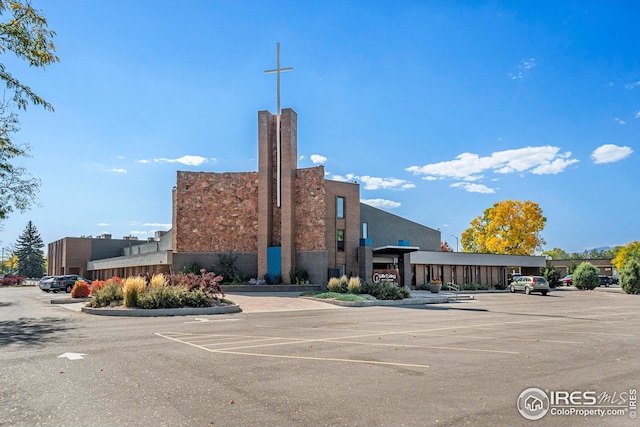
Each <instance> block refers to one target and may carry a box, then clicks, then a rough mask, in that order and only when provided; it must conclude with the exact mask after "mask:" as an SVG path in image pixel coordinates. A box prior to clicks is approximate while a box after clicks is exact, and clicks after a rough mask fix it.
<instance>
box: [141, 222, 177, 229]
mask: <svg viewBox="0 0 640 427" xmlns="http://www.w3.org/2000/svg"><path fill="white" fill-rule="evenodd" d="M142 226H143V227H160V228H171V224H162V223H159V222H145V223H144V224H142Z"/></svg>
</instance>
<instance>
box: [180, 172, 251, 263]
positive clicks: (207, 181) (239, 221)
mask: <svg viewBox="0 0 640 427" xmlns="http://www.w3.org/2000/svg"><path fill="white" fill-rule="evenodd" d="M174 209H175V213H174V218H173V233H174V236H173V237H174V241H175V245H174V248H173V249H174V251H176V252H233V251H239V252H253V251H257V246H258V240H257V234H258V174H257V172H239V173H232V172H225V173H211V172H183V171H179V172H178V178H177V185H176V190H175V202H174Z"/></svg>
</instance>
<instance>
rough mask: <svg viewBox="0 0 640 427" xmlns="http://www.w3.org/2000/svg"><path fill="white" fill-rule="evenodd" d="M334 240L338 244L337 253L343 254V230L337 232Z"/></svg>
mask: <svg viewBox="0 0 640 427" xmlns="http://www.w3.org/2000/svg"><path fill="white" fill-rule="evenodd" d="M336 240H337V242H338V251H339V252H344V230H338V233H337V235H336Z"/></svg>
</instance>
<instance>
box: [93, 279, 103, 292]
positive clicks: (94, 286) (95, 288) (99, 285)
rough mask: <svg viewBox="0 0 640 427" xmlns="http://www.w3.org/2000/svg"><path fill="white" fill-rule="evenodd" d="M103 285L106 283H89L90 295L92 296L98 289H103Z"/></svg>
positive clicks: (97, 281)
mask: <svg viewBox="0 0 640 427" xmlns="http://www.w3.org/2000/svg"><path fill="white" fill-rule="evenodd" d="M105 283H106V282H105V281H104V280H94V281H93V282H91V294H92V295H93V293H94V292H95V291H99V290H100V289H102V288H104V284H105Z"/></svg>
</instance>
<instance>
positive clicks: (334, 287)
mask: <svg viewBox="0 0 640 427" xmlns="http://www.w3.org/2000/svg"><path fill="white" fill-rule="evenodd" d="M327 289H328V290H329V292H340V291H341V290H342V287H341V286H340V279H338V278H337V277H332V278H330V279H329V283H327Z"/></svg>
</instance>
